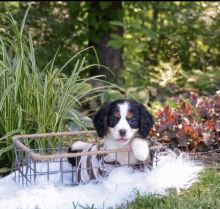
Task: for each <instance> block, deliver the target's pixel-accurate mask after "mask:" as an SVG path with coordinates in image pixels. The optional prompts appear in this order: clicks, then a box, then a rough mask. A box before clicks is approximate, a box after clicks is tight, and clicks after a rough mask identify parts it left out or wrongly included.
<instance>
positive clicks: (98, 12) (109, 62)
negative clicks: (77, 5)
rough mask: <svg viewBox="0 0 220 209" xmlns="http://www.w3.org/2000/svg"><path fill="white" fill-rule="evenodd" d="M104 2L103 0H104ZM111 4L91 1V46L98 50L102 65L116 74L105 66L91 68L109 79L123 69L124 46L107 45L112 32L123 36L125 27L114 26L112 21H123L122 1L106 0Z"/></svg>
mask: <svg viewBox="0 0 220 209" xmlns="http://www.w3.org/2000/svg"><path fill="white" fill-rule="evenodd" d="M102 3H103V2H102ZM105 3H107V4H109V5H108V6H107V7H105V8H104V7H102V6H101V2H99V1H92V2H89V3H88V4H89V46H94V47H95V49H96V50H97V53H98V57H99V61H100V64H101V65H104V66H106V67H108V68H109V69H110V70H111V71H112V72H113V74H114V77H113V75H112V73H111V72H110V71H108V70H106V69H105V68H102V67H101V69H98V68H96V69H93V70H91V74H90V75H91V76H93V75H99V74H101V75H105V76H106V79H107V80H112V79H116V81H117V80H118V77H119V75H120V72H121V69H122V65H123V62H122V52H123V48H122V47H121V48H117V49H113V48H112V47H109V46H107V44H108V42H109V41H110V40H111V34H117V35H119V36H123V27H120V26H112V25H110V21H120V22H122V21H123V11H122V3H121V1H112V2H105Z"/></svg>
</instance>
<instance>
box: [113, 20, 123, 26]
mask: <svg viewBox="0 0 220 209" xmlns="http://www.w3.org/2000/svg"><path fill="white" fill-rule="evenodd" d="M109 23H110V24H111V25H114V26H121V27H124V23H123V22H121V21H117V20H115V21H110V22H109Z"/></svg>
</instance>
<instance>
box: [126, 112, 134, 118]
mask: <svg viewBox="0 0 220 209" xmlns="http://www.w3.org/2000/svg"><path fill="white" fill-rule="evenodd" d="M133 116H134V114H133V113H132V112H128V114H127V117H126V118H127V119H130V118H132V117H133Z"/></svg>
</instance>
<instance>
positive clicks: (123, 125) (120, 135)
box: [69, 99, 153, 182]
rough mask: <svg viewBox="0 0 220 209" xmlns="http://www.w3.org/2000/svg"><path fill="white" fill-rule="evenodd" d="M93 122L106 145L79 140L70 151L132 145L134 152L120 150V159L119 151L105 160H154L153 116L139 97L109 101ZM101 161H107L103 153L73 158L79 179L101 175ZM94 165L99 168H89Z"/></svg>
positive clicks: (108, 155)
mask: <svg viewBox="0 0 220 209" xmlns="http://www.w3.org/2000/svg"><path fill="white" fill-rule="evenodd" d="M93 124H94V127H95V129H96V131H97V134H98V136H99V137H100V138H101V139H103V141H104V144H103V146H100V145H94V144H91V143H87V142H82V141H77V142H75V143H73V144H72V145H71V146H70V148H69V152H82V151H97V150H101V149H105V150H109V149H119V148H130V147H131V150H132V152H131V153H130V154H129V157H128V153H127V152H120V153H118V154H117V159H116V155H115V154H114V153H110V154H107V155H105V156H104V157H103V158H104V163H105V164H111V163H115V161H116V160H117V163H118V164H121V165H124V164H127V163H130V164H135V163H138V162H147V161H150V160H151V159H150V158H151V155H150V148H149V144H150V142H149V140H147V139H146V137H147V136H148V133H149V131H150V129H151V128H152V126H153V117H152V115H151V114H150V113H149V112H148V111H147V110H146V108H145V107H144V106H143V105H142V104H140V103H138V102H137V101H135V100H126V99H119V100H116V101H114V102H111V103H108V104H105V105H103V106H102V107H101V108H100V109H99V110H98V111H97V113H96V114H95V116H94V119H93ZM76 161H78V163H77V162H76ZM101 161H102V162H103V159H101V158H100V156H83V157H81V158H78V159H77V160H76V159H73V158H70V159H69V162H70V163H71V164H72V165H73V166H77V167H78V170H79V171H80V173H77V175H76V176H77V177H76V180H77V181H81V182H87V181H89V180H91V179H97V178H98V177H99V176H100V175H101V176H102V175H103V172H104V170H102V169H101V167H103V165H101ZM128 161H129V162H128ZM91 166H92V167H94V168H96V169H93V170H92V171H91V169H88V170H86V169H85V168H89V167H90V168H91ZM98 167H100V168H98Z"/></svg>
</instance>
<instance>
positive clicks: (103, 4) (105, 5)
mask: <svg viewBox="0 0 220 209" xmlns="http://www.w3.org/2000/svg"><path fill="white" fill-rule="evenodd" d="M111 5H112V2H109V1H100V2H99V6H100V7H101V9H102V10H104V9H107V8H108V7H110V6H111Z"/></svg>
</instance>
